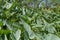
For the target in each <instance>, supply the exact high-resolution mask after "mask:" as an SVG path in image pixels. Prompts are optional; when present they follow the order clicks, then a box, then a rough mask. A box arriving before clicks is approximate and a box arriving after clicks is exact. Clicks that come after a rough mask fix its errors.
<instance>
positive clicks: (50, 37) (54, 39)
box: [44, 34, 60, 40]
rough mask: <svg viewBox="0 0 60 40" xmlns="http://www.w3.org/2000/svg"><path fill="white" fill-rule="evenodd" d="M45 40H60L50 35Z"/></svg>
mask: <svg viewBox="0 0 60 40" xmlns="http://www.w3.org/2000/svg"><path fill="white" fill-rule="evenodd" d="M44 40H60V38H59V37H58V36H56V35H54V34H48V35H46V37H45V39H44Z"/></svg>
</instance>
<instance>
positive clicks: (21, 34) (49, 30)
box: [0, 0, 60, 40]
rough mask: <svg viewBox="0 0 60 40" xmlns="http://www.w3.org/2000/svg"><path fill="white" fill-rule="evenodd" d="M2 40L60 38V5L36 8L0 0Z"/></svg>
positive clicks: (50, 39)
mask: <svg viewBox="0 0 60 40" xmlns="http://www.w3.org/2000/svg"><path fill="white" fill-rule="evenodd" d="M0 40H60V6H59V5H57V6H56V7H54V8H49V9H46V8H45V7H41V8H35V9H34V8H31V7H27V6H26V4H23V3H21V2H20V0H17V1H16V0H13V1H8V0H0Z"/></svg>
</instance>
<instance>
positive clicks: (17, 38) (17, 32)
mask: <svg viewBox="0 0 60 40" xmlns="http://www.w3.org/2000/svg"><path fill="white" fill-rule="evenodd" d="M20 35H21V31H20V30H17V31H16V32H15V33H14V36H15V38H16V40H20Z"/></svg>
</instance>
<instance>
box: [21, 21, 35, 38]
mask: <svg viewBox="0 0 60 40" xmlns="http://www.w3.org/2000/svg"><path fill="white" fill-rule="evenodd" d="M21 21H22V24H23V26H24V29H25V30H26V31H27V32H28V35H29V38H30V39H34V38H35V34H34V32H33V31H32V30H31V28H30V25H28V24H27V23H26V22H25V21H23V20H21Z"/></svg>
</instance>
